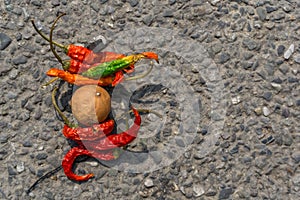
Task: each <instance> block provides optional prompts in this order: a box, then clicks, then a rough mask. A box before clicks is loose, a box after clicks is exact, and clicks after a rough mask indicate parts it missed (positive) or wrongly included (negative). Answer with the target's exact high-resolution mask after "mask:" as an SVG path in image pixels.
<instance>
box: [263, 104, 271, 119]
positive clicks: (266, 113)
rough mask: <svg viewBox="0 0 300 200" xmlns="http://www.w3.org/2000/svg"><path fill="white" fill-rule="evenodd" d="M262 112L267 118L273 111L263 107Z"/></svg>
mask: <svg viewBox="0 0 300 200" xmlns="http://www.w3.org/2000/svg"><path fill="white" fill-rule="evenodd" d="M262 111H263V115H264V116H266V117H267V116H269V115H270V114H271V111H270V110H269V108H267V107H266V106H264V107H263V109H262Z"/></svg>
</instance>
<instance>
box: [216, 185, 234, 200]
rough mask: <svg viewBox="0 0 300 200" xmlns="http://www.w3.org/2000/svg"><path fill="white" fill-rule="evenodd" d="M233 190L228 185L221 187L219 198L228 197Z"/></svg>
mask: <svg viewBox="0 0 300 200" xmlns="http://www.w3.org/2000/svg"><path fill="white" fill-rule="evenodd" d="M233 192H234V191H233V189H232V188H231V187H229V188H223V189H222V190H221V191H220V194H219V199H228V198H229V197H230V196H231V194H232V193H233Z"/></svg>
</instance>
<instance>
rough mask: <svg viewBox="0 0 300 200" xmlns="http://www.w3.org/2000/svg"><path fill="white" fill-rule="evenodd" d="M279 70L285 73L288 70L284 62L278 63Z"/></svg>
mask: <svg viewBox="0 0 300 200" xmlns="http://www.w3.org/2000/svg"><path fill="white" fill-rule="evenodd" d="M279 71H280V72H281V73H283V74H286V73H288V71H289V67H288V66H287V65H286V64H283V65H280V66H279Z"/></svg>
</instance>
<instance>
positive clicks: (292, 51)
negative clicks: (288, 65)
mask: <svg viewBox="0 0 300 200" xmlns="http://www.w3.org/2000/svg"><path fill="white" fill-rule="evenodd" d="M294 51H295V45H294V44H291V45H290V47H289V48H288V49H287V50H286V52H284V55H283V57H284V58H285V59H286V60H287V59H289V58H290V57H291V55H292V54H293V53H294Z"/></svg>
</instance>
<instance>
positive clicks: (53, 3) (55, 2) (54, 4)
mask: <svg viewBox="0 0 300 200" xmlns="http://www.w3.org/2000/svg"><path fill="white" fill-rule="evenodd" d="M51 4H52V6H54V7H56V6H59V5H60V2H59V1H58V0H52V1H51Z"/></svg>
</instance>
